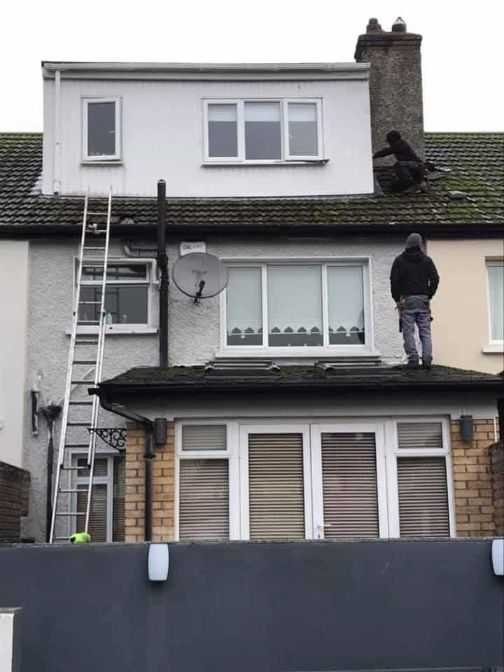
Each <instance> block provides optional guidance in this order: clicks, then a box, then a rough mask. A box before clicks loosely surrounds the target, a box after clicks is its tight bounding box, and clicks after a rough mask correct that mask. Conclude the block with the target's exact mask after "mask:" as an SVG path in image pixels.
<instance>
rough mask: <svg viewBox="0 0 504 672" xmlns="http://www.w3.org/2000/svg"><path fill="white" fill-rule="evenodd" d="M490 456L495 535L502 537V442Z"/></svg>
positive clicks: (491, 450)
mask: <svg viewBox="0 0 504 672" xmlns="http://www.w3.org/2000/svg"><path fill="white" fill-rule="evenodd" d="M490 456H491V464H492V486H493V503H494V509H495V512H494V515H495V533H496V534H497V535H498V536H504V441H501V442H500V443H496V444H494V445H493V446H492V447H491V449H490Z"/></svg>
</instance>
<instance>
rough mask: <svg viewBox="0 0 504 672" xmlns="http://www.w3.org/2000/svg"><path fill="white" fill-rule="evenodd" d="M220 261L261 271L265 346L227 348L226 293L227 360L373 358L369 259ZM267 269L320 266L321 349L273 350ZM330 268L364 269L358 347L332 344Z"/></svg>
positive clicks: (223, 317) (223, 303) (223, 299)
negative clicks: (361, 339) (361, 337)
mask: <svg viewBox="0 0 504 672" xmlns="http://www.w3.org/2000/svg"><path fill="white" fill-rule="evenodd" d="M221 261H222V262H223V263H224V264H225V265H226V266H227V267H228V268H260V269H261V288H262V296H261V301H262V330H263V333H262V336H263V342H262V345H243V346H242V345H228V344H227V314H226V313H227V290H224V291H223V292H222V293H221V295H220V334H221V338H220V352H219V353H217V354H218V355H219V354H222V355H225V356H227V357H230V356H233V355H235V356H237V357H244V356H254V355H255V356H258V357H259V356H265V355H268V356H274V355H276V356H277V357H278V356H282V355H285V354H288V355H289V356H294V357H319V356H323V355H333V356H334V355H345V354H348V355H350V354H351V355H356V354H363V355H364V354H365V355H369V354H373V353H374V352H375V342H374V322H373V314H374V310H373V288H372V286H371V282H372V266H371V258H370V257H334V258H330V257H307V258H304V257H299V258H297V257H290V258H289V259H281V258H280V259H279V258H262V259H257V260H251V259H243V260H239V259H236V258H233V259H226V258H222V259H221ZM268 266H320V267H321V287H322V334H323V345H322V346H303V347H289V346H285V347H282V346H270V345H268V335H269V334H268V303H267V301H268V289H267V267H268ZM331 266H360V267H361V268H362V283H363V292H364V330H365V332H364V333H365V342H364V343H362V344H360V345H359V344H355V345H339V344H330V343H329V304H328V287H327V268H328V267H331Z"/></svg>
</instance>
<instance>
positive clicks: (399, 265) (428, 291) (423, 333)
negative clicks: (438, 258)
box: [390, 233, 439, 369]
mask: <svg viewBox="0 0 504 672" xmlns="http://www.w3.org/2000/svg"><path fill="white" fill-rule="evenodd" d="M422 248H423V241H422V236H421V235H420V234H419V233H411V234H410V235H409V236H408V238H407V240H406V249H405V250H404V252H403V253H402V254H400V255H399V256H398V257H396V258H395V259H394V263H393V264H392V269H391V271H390V291H391V293H392V297H393V299H394V301H395V302H396V305H397V308H398V310H399V319H400V324H401V326H402V333H403V339H404V350H405V352H406V355H407V357H408V368H410V369H417V368H418V367H419V356H418V352H417V348H416V343H415V324H416V325H417V326H418V333H419V336H420V342H421V344H422V367H423V368H424V369H430V368H431V366H432V338H431V324H430V323H431V313H430V300H431V298H432V297H433V296H434V294H435V293H436V289H437V287H438V284H439V275H438V272H437V270H436V267H435V265H434V262H433V261H432V259H431V258H430V257H428V256H427V255H426V254H425V252H424V251H423V249H422Z"/></svg>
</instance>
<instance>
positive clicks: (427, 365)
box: [422, 359, 432, 371]
mask: <svg viewBox="0 0 504 672" xmlns="http://www.w3.org/2000/svg"><path fill="white" fill-rule="evenodd" d="M422 369H425V370H426V371H429V370H430V369H432V359H422Z"/></svg>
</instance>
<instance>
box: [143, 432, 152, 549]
mask: <svg viewBox="0 0 504 672" xmlns="http://www.w3.org/2000/svg"><path fill="white" fill-rule="evenodd" d="M152 438H153V437H152V428H150V427H149V428H145V450H144V465H145V480H144V487H145V497H144V503H145V512H144V541H152V460H153V459H154V450H153V445H152Z"/></svg>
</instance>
